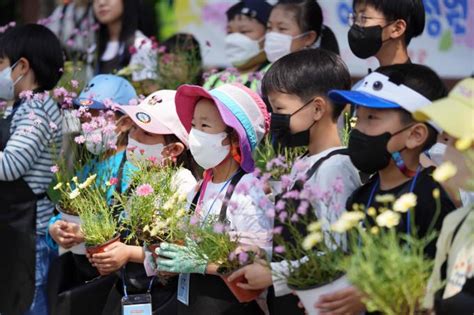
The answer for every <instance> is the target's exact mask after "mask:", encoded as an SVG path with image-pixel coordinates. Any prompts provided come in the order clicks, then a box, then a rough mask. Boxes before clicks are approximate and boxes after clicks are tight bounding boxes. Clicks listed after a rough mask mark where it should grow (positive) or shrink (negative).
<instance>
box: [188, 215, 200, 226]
mask: <svg viewBox="0 0 474 315" xmlns="http://www.w3.org/2000/svg"><path fill="white" fill-rule="evenodd" d="M198 222H199V218H198V217H197V216H195V215H193V216H192V217H191V218H190V219H189V224H191V225H196V224H198Z"/></svg>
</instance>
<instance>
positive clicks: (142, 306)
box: [122, 293, 152, 315]
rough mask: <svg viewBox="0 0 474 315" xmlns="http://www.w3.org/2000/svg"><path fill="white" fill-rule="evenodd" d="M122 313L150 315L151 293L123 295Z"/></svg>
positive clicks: (124, 314)
mask: <svg viewBox="0 0 474 315" xmlns="http://www.w3.org/2000/svg"><path fill="white" fill-rule="evenodd" d="M122 315H152V309H151V295H150V294H149V293H146V294H134V295H129V296H124V297H123V298H122Z"/></svg>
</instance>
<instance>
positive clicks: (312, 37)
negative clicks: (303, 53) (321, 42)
mask: <svg viewBox="0 0 474 315" xmlns="http://www.w3.org/2000/svg"><path fill="white" fill-rule="evenodd" d="M303 40H304V47H310V46H311V45H313V44H314V43H315V42H316V41H317V40H318V33H317V32H315V31H310V32H308V34H306V35H305V36H304V37H303Z"/></svg>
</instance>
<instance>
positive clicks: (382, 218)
mask: <svg viewBox="0 0 474 315" xmlns="http://www.w3.org/2000/svg"><path fill="white" fill-rule="evenodd" d="M375 221H376V222H377V225H378V226H380V227H388V228H392V227H394V226H397V225H398V223H400V214H398V213H396V212H393V211H392V210H387V211H385V212H383V213H381V214H379V215H378V216H377V218H376V219H375Z"/></svg>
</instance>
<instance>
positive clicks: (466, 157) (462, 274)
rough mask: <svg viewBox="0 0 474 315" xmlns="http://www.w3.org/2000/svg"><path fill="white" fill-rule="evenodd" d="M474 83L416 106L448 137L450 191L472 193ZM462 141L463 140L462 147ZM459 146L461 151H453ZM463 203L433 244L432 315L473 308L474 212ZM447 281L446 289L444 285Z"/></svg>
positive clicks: (428, 303)
mask: <svg viewBox="0 0 474 315" xmlns="http://www.w3.org/2000/svg"><path fill="white" fill-rule="evenodd" d="M473 103H474V79H472V78H469V79H465V80H463V81H461V82H460V83H458V84H457V85H456V86H455V87H454V88H453V90H452V91H451V92H450V93H449V96H448V97H447V98H445V99H441V100H439V101H437V102H434V103H433V104H431V105H428V106H425V107H422V108H420V109H419V110H418V111H417V112H415V114H414V116H415V118H417V119H421V120H422V121H424V120H427V119H431V120H433V121H434V122H435V123H437V124H438V125H439V126H440V127H441V128H443V129H444V132H445V134H444V135H443V137H447V138H448V139H449V141H448V144H447V149H446V154H445V156H444V160H445V161H450V162H452V163H453V164H454V165H455V166H456V168H457V172H456V174H455V175H454V177H453V178H450V179H449V180H448V183H449V184H450V186H451V187H452V188H453V190H459V189H462V190H464V193H465V194H471V195H472V194H473V190H474V186H473V175H474V174H473V166H474V165H473V162H474V161H473V153H474V146H473V143H474V128H473V127H474V125H473V124H472V118H473V117H474V107H473V106H472V105H473ZM460 142H466V145H465V148H461V147H460ZM456 148H460V150H462V151H460V150H458V149H456ZM473 206H474V205H473V204H472V202H471V203H467V204H465V205H464V206H463V207H462V208H460V209H457V210H456V211H453V212H452V213H450V214H449V215H447V216H446V218H445V219H444V222H443V227H442V228H441V233H440V235H439V237H438V242H437V244H436V258H435V265H434V268H433V273H432V274H431V278H430V281H429V284H428V293H427V297H426V299H425V305H424V306H425V307H426V308H427V309H433V307H434V310H435V312H436V314H439V315H448V314H469V313H470V312H471V311H472V310H473V309H474V290H473V288H474V277H473V275H472V272H469V270H471V271H472V270H473V262H474V257H473V254H474V250H473V246H474V243H473V238H472V235H473V234H474V208H473ZM445 280H447V283H446V285H443V283H444V281H445Z"/></svg>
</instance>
